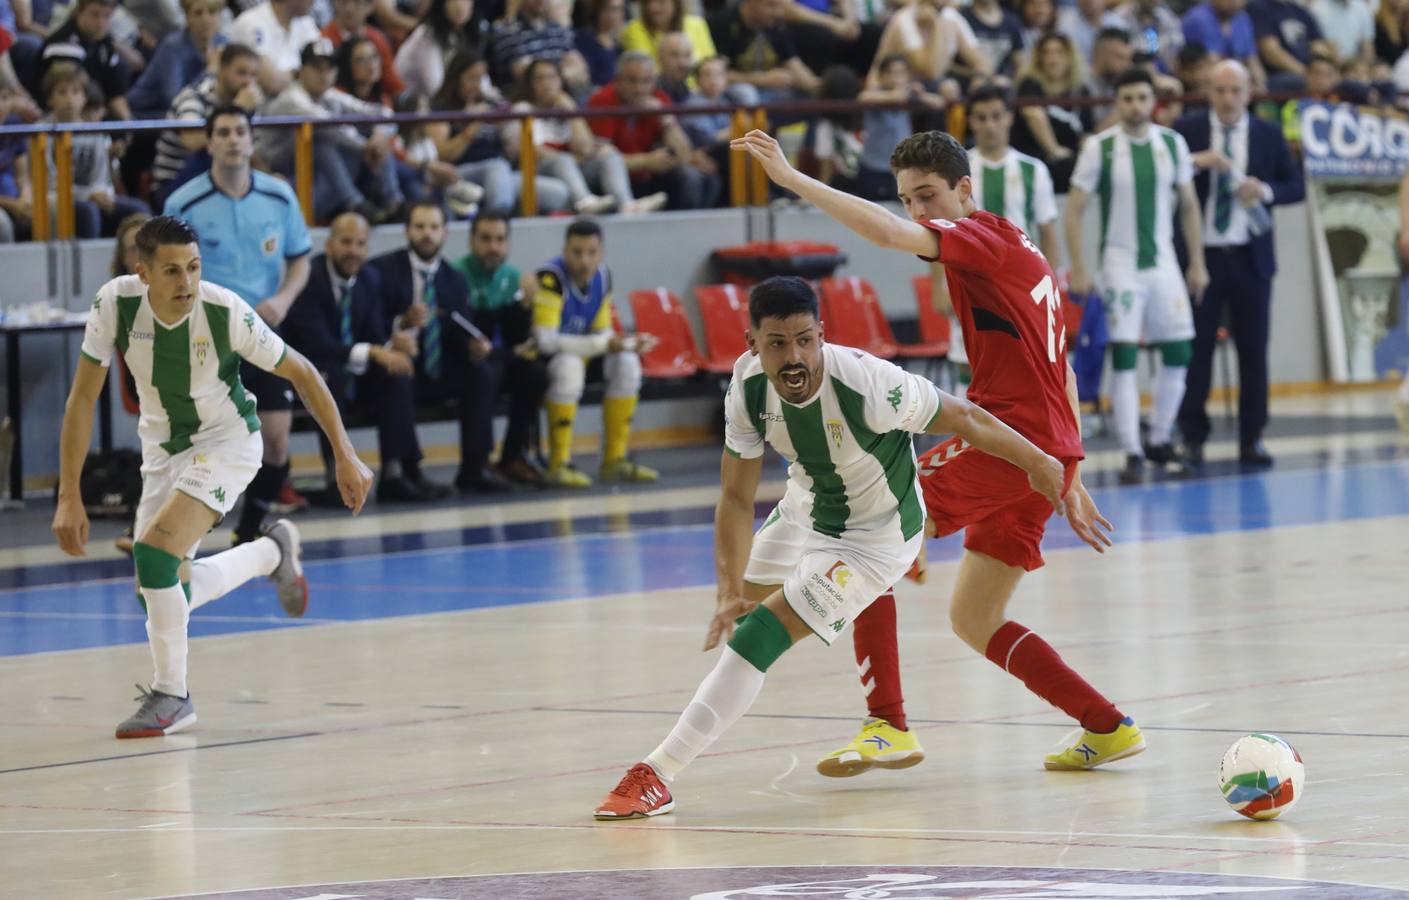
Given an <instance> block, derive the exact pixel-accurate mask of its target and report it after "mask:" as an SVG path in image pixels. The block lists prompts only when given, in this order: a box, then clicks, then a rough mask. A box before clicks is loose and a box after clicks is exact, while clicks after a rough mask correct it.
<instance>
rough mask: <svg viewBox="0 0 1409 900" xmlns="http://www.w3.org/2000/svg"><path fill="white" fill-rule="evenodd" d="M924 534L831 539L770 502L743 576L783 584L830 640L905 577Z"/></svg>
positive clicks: (791, 599)
mask: <svg viewBox="0 0 1409 900" xmlns="http://www.w3.org/2000/svg"><path fill="white" fill-rule="evenodd" d="M924 539H925V538H924V534H923V533H920V534H917V535H915V536H914V537H913V538H911V539H910V540H908V541H902V540H900V539H899V537H898V536H897V538H896V540H895V541H880V540H877V541H874V542H872V541H860V540H855V539H854V538H830V537H827V536H826V535H823V534H818V533H817V532H815V531H813V530H812V527H811V524H810V523H807V522H800V521H797V520H796V519H795V518H794V517H793V516H792V515H790V514H789V513H787V512H786V511H785V510H784V509H783V508H782V506H781V505H780V506H777V507H774V509H773V512H771V513H769V515H768V518H767V519H765V520H764V522H763V526H762V527H761V528H759V529H758V531H757V533H755V534H754V536H753V550H752V552H751V553H750V554H749V564H748V568H747V569H746V570H745V571H744V580H745V581H747V582H749V583H750V584H758V585H775V584H780V585H782V586H783V598H784V599H785V600H787V601H788V605H789V606H791V607H792V609H793V612H795V613H797V614H798V616H799V617H800V618H801V619H802V620H803V621H804V622H806V623H807V627H808V628H811V629H812V631H813V633H814V634H816V635H817V636H818V637H819V638H821V639H822V640H823V641H824V642H826V643H828V644H830V643H832V642H833V641H835V640H836V639H837V636H838V635H840V634H841V633H842V632H843V631H845V630H846V626H847V625H848V624H850V623H851V621H852V620H853V619H855V618H856V617H857V616H858V615H860V613H861V611H862V610H864V609H865V608H866V607H868V606H870V605H871V603H872V602H873V601H875V599H876V598H877V597H879V596H880V595H881V594H882V593H884V592H885V591H887V590H889V589H890V587H891V586H892V585H894V584H895V583H896V582H898V581H899V580H900V579H901V578H903V577H905V573H906V572H907V571H909V570H910V565H911V563H913V562H914V561H915V557H916V556H918V555H919V553H920V543H921V541H923V540H924Z"/></svg>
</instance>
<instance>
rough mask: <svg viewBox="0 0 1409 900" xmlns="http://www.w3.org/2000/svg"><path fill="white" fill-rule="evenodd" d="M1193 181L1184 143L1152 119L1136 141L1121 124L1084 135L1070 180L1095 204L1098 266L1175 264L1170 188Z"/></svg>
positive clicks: (1173, 202)
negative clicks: (1098, 223) (1098, 212)
mask: <svg viewBox="0 0 1409 900" xmlns="http://www.w3.org/2000/svg"><path fill="white" fill-rule="evenodd" d="M1193 180H1194V162H1193V160H1192V159H1191V158H1190V156H1189V145H1188V144H1186V143H1184V138H1183V137H1182V136H1181V135H1180V134H1179V132H1177V131H1174V130H1173V129H1170V128H1162V127H1160V126H1159V125H1155V124H1153V123H1151V124H1150V126H1149V130H1148V131H1147V132H1146V133H1145V137H1144V138H1143V139H1142V140H1135V139H1133V138H1131V137H1130V136H1129V135H1128V134H1126V133H1125V131H1124V129H1123V128H1121V126H1119V125H1117V126H1115V127H1113V128H1108V129H1106V130H1105V131H1103V132H1101V133H1100V134H1097V135H1093V136H1091V137H1090V138H1087V140H1086V143H1085V144H1083V145H1082V147H1081V153H1080V154H1079V155H1078V156H1077V158H1076V169H1075V170H1074V171H1073V172H1072V175H1071V183H1072V185H1073V186H1074V187H1078V188H1080V189H1081V190H1083V191H1085V192H1086V193H1088V194H1094V195H1095V196H1096V199H1097V202H1098V203H1099V204H1100V209H1101V268H1102V269H1111V268H1120V269H1137V270H1140V269H1154V268H1160V267H1166V266H1174V267H1176V268H1177V267H1178V263H1177V262H1176V261H1175V257H1174V211H1175V209H1176V208H1177V206H1178V203H1179V195H1178V193H1177V191H1176V188H1177V187H1178V186H1179V185H1182V184H1188V183H1189V182H1191V181H1193Z"/></svg>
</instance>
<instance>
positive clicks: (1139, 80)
mask: <svg viewBox="0 0 1409 900" xmlns="http://www.w3.org/2000/svg"><path fill="white" fill-rule="evenodd" d="M1132 84H1144V85H1148V86H1149V88H1150V90H1151V91H1153V90H1154V89H1155V77H1154V76H1153V75H1151V74H1150V72H1149V70H1148V69H1142V68H1140V67H1139V66H1131V67H1130V68H1128V69H1126V70H1125V71H1124V72H1121V73H1120V77H1119V78H1117V79H1116V80H1115V92H1116V93H1117V94H1119V93H1120V89H1121V88H1123V87H1129V86H1130V85H1132Z"/></svg>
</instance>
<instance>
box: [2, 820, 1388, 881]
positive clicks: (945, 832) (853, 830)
mask: <svg viewBox="0 0 1409 900" xmlns="http://www.w3.org/2000/svg"><path fill="white" fill-rule="evenodd" d="M192 815H195V813H192ZM1234 824H1237V823H1236V822H1235V823H1234ZM140 827H141V826H136V825H134V826H132V827H130V828H5V829H0V835H30V834H130V833H132V832H133V831H136V830H138V829H139V828H140ZM611 827H612V826H610V825H608V826H603V825H598V824H594V823H590V822H584V823H582V824H549V823H543V824H528V825H514V824H510V823H484V824H475V823H453V824H445V825H415V824H396V825H380V824H376V823H369V824H367V825H306V826H304V825H204V826H186V827H183V828H167V829H164V830H167V831H171V832H180V833H183V834H188V833H189V834H222V833H232V834H238V833H255V834H259V833H265V834H282V833H285V832H291V831H307V832H321V831H332V832H336V831H471V832H474V831H563V830H582V829H593V830H596V829H601V828H611ZM637 827H640V826H637ZM661 827H662V828H670V826H661ZM682 827H683V828H684V829H685V830H688V831H706V832H719V833H725V834H734V833H746V834H759V833H763V834H815V833H824V834H841V835H847V834H854V835H907V834H913V835H916V836H921V837H923V836H926V835H933V836H936V837H939V836H966V835H968V836H974V837H982V838H1003V837H1011V838H1060V839H1066V838H1067V837H1068V836H1069V835H1070V836H1072V837H1075V838H1078V839H1091V838H1100V839H1102V840H1140V841H1202V842H1217V843H1222V844H1252V845H1268V846H1275V845H1281V844H1285V845H1289V846H1293V847H1296V848H1298V849H1302V850H1305V849H1308V848H1311V849H1314V848H1315V847H1320V846H1329V845H1332V844H1336V845H1346V846H1350V847H1376V848H1382V849H1388V850H1406V849H1409V843H1395V842H1391V841H1361V840H1358V839H1356V838H1353V837H1351V838H1321V839H1316V840H1311V841H1307V840H1306V839H1304V838H1292V837H1287V838H1260V837H1240V836H1234V835H1203V834H1144V833H1140V832H1105V831H1075V832H1068V831H1010V830H996V829H964V828H866V827H850V828H848V827H824V826H807V825H799V826H784V825H688V826H682ZM671 830H680V829H679V828H673V829H671ZM1189 849H1193V850H1201V849H1205V848H1198V847H1194V848H1189ZM1207 850H1208V851H1209V852H1219V848H1215V847H1210V848H1207ZM750 868H756V867H753V866H750ZM1081 868H1088V867H1086V866H1082V867H1081Z"/></svg>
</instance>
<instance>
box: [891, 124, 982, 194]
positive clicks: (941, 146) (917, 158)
mask: <svg viewBox="0 0 1409 900" xmlns="http://www.w3.org/2000/svg"><path fill="white" fill-rule="evenodd" d="M903 169H919V170H920V171H921V172H931V173H933V174H935V175H938V176H939V177H940V178H943V179H944V180H945V182H947V183H948V185H949V186H950V187H955V186H956V185H958V184H959V179H960V178H963V177H964V176H965V175H968V174H969V152H968V151H967V150H965V149H964V145H963V144H961V143H959V142H958V141H957V140H955V138H954V135H952V134H949V133H947V132H944V131H921V132H919V133H917V134H912V135H910V136H909V137H908V138H906V139H905V140H903V141H901V142H900V143H898V144H896V145H895V151H894V152H892V153H891V155H890V170H891V171H892V172H895V173H899V172H900V171H901V170H903Z"/></svg>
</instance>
